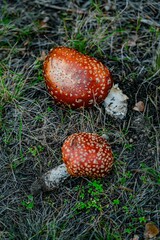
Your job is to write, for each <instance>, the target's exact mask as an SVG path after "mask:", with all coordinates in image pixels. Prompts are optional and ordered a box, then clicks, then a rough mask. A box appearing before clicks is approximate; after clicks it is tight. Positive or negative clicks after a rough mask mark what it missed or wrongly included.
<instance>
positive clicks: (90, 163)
mask: <svg viewBox="0 0 160 240" xmlns="http://www.w3.org/2000/svg"><path fill="white" fill-rule="evenodd" d="M62 159H63V162H64V163H63V164H61V165H59V166H58V167H56V168H54V169H52V170H50V171H48V172H47V173H45V174H44V175H43V176H42V177H41V178H40V179H38V180H36V181H35V182H34V183H33V184H32V187H31V191H32V193H33V194H37V193H38V192H39V191H41V190H42V191H50V190H53V189H55V188H56V187H58V186H59V184H60V183H62V182H63V181H64V180H65V179H66V178H67V177H69V176H74V177H79V176H83V177H89V178H101V177H104V176H106V175H107V174H108V173H109V171H110V170H111V168H112V165H113V155H112V150H111V147H110V145H109V144H108V143H107V141H106V140H105V139H104V138H103V137H100V136H99V135H97V134H94V133H85V132H82V133H75V134H72V135H70V136H69V137H68V138H67V139H66V140H65V142H64V144H63V146H62Z"/></svg>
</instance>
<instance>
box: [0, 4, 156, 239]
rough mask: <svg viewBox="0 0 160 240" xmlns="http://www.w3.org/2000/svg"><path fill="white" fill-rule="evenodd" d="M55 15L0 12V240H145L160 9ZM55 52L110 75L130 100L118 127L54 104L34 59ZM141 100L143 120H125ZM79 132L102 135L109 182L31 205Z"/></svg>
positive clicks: (95, 8)
mask: <svg viewBox="0 0 160 240" xmlns="http://www.w3.org/2000/svg"><path fill="white" fill-rule="evenodd" d="M57 6H59V8H60V9H59V10H55V9H54V8H52V7H46V6H45V3H44V1H42V0H41V1H36V0H34V1H27V2H26V3H23V1H22V2H19V1H14V3H13V2H12V1H3V3H2V8H1V12H2V14H1V19H0V38H1V39H0V42H1V43H0V58H1V63H0V142H1V145H0V168H1V175H0V184H1V190H0V201H1V204H0V206H1V207H0V213H1V216H0V239H2V240H3V239H4V240H5V239H10V240H17V239H20V240H23V239H24V240H31V239H32V240H41V239H42V240H44V239H47V240H56V239H58V240H72V239H74V240H75V239H76V240H86V239H87V240H91V239H92V240H104V239H106V240H121V239H122V240H124V239H125V240H130V239H132V238H133V236H134V235H135V234H137V235H138V236H139V237H140V239H144V238H143V233H144V229H145V224H146V223H147V222H149V221H152V222H154V223H155V225H157V226H158V227H160V226H159V209H160V204H159V194H160V193H159V184H160V175H159V170H160V169H159V137H160V132H159V129H160V122H159V119H160V115H159V114H160V112H159V104H160V102H159V91H160V88H159V71H160V64H159V40H160V32H159V28H158V27H157V24H158V21H157V19H158V16H159V15H158V14H159V9H160V6H159V4H158V3H157V1H152V3H147V4H144V3H141V7H139V6H138V5H137V4H136V3H135V2H134V1H129V2H128V5H126V1H115V2H114V1H111V5H109V3H105V1H104V3H103V1H69V5H68V1H64V5H63V6H62V3H60V2H59V3H58V1H57ZM63 8H66V9H68V8H69V9H70V11H68V10H66V11H64V9H63ZM76 9H79V10H81V11H80V12H79V13H76ZM106 9H108V10H106ZM82 10H83V11H84V13H82ZM136 16H138V17H136ZM147 16H149V20H150V21H147V22H146V21H145V22H144V20H146V19H148V17H147ZM46 17H47V18H48V20H47V23H46V25H45V27H42V22H43V20H44V19H45V18H46ZM57 45H65V46H69V47H74V48H76V49H77V50H79V51H81V52H83V53H85V54H89V55H91V56H94V57H96V58H98V59H99V60H101V61H102V62H103V63H104V64H106V65H107V66H108V67H109V68H110V69H111V71H112V75H113V78H114V80H115V82H116V83H119V86H120V87H121V88H122V89H123V91H124V92H125V93H126V94H127V95H128V97H129V106H128V114H127V118H126V119H125V120H124V121H117V120H115V119H112V118H111V117H109V116H108V115H106V114H105V112H104V109H103V108H102V106H96V107H94V108H90V109H81V110H71V109H67V108H64V107H61V106H56V105H55V104H54V103H53V100H52V99H51V97H50V96H49V94H48V93H47V90H46V88H45V84H44V80H43V75H42V62H43V61H42V55H43V54H44V53H46V54H47V52H48V51H49V49H50V48H51V47H55V46H57ZM139 100H141V101H143V102H144V103H145V110H144V112H143V113H138V112H135V111H133V106H134V104H135V103H136V102H137V101H139ZM80 131H86V132H95V133H98V134H100V135H102V134H106V135H107V137H108V141H109V143H110V144H111V146H112V149H113V153H114V158H115V164H114V167H113V170H112V172H111V174H110V175H108V176H107V177H106V178H104V179H100V180H91V179H85V178H69V179H67V180H66V181H65V183H64V185H63V186H61V187H60V188H59V189H57V190H55V191H54V192H50V193H47V194H41V195H39V196H32V195H31V193H30V186H31V184H32V182H33V181H34V180H35V179H36V178H37V177H38V176H40V175H41V174H42V173H44V172H46V171H47V170H49V169H51V168H52V167H55V166H56V165H58V164H60V163H61V146H62V144H63V142H64V140H65V139H66V137H67V136H69V135H70V134H72V133H75V132H80ZM157 239H158V237H157Z"/></svg>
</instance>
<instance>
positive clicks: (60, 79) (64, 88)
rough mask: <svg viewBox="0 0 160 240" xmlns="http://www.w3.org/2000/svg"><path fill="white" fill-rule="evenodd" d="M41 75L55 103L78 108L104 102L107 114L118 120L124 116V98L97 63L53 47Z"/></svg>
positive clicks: (104, 68)
mask: <svg viewBox="0 0 160 240" xmlns="http://www.w3.org/2000/svg"><path fill="white" fill-rule="evenodd" d="M43 72H44V78H45V82H46V86H47V88H48V91H49V93H50V94H51V96H52V97H53V98H54V100H55V102H56V103H60V104H64V105H67V106H69V107H71V108H81V107H89V106H90V107H91V106H93V105H95V104H96V103H98V104H99V103H102V102H103V101H104V106H105V110H106V112H107V113H108V114H110V115H111V116H114V117H116V118H120V119H123V118H124V117H125V116H126V113H127V102H126V100H127V99H128V97H127V96H126V95H125V94H123V93H122V91H121V90H120V89H119V88H118V85H117V84H116V85H114V84H113V79H112V76H111V73H110V71H109V69H108V68H107V67H106V66H104V65H103V64H102V63H101V62H100V61H98V60H97V59H95V58H93V57H90V56H87V55H84V54H82V53H80V52H78V51H76V50H75V49H72V48H68V47H56V48H54V49H51V51H50V52H49V54H48V56H47V57H46V59H45V61H44V65H43ZM107 97H108V99H109V100H108V101H106V99H107Z"/></svg>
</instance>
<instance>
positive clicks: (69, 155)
mask: <svg viewBox="0 0 160 240" xmlns="http://www.w3.org/2000/svg"><path fill="white" fill-rule="evenodd" d="M62 158H63V161H64V163H65V164H66V167H67V171H68V173H69V174H70V175H71V176H85V177H91V178H98V177H104V176H105V175H106V174H107V173H108V172H109V171H110V170H111V168H112V165H113V155H112V150H111V147H110V145H109V144H108V143H107V141H106V140H105V139H104V138H102V137H100V136H99V135H97V134H94V133H75V134H72V135H71V136H69V137H68V138H67V139H66V140H65V142H64V144H63V146H62Z"/></svg>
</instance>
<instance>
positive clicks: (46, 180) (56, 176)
mask: <svg viewBox="0 0 160 240" xmlns="http://www.w3.org/2000/svg"><path fill="white" fill-rule="evenodd" d="M69 176H70V175H69V173H68V172H67V168H66V165H65V164H64V163H63V164H61V165H59V166H58V167H56V168H53V169H51V170H50V171H48V172H46V173H44V174H43V175H42V176H41V177H40V178H38V179H37V180H36V181H35V182H34V183H33V184H32V185H31V192H32V194H34V195H35V194H38V193H39V192H40V191H44V192H47V191H52V190H53V189H55V188H58V186H59V185H60V184H61V183H62V182H64V180H65V179H66V178H68V177H69Z"/></svg>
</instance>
